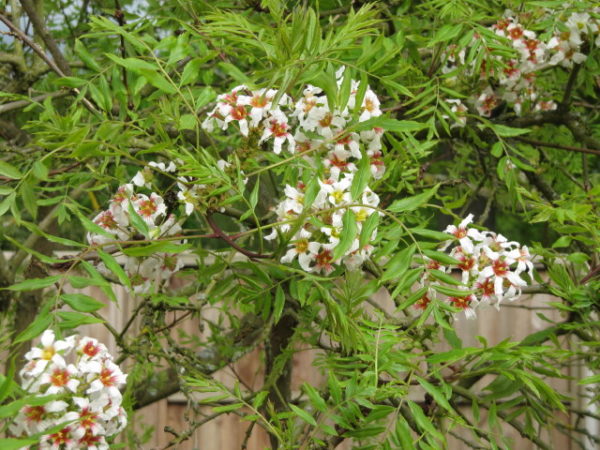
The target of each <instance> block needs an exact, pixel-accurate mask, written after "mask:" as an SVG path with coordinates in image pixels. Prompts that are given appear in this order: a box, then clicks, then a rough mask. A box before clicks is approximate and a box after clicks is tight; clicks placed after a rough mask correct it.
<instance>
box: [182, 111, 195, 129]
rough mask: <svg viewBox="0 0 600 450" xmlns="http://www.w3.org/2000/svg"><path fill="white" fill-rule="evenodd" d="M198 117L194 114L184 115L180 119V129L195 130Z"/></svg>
mask: <svg viewBox="0 0 600 450" xmlns="http://www.w3.org/2000/svg"><path fill="white" fill-rule="evenodd" d="M196 123H197V120H196V116H194V115H193V114H183V115H182V116H181V117H180V118H179V129H180V130H193V129H194V128H196Z"/></svg>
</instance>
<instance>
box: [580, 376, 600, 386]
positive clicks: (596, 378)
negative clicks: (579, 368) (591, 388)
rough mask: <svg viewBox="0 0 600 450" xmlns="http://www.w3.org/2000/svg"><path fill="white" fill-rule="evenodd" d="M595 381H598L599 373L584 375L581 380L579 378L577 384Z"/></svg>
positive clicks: (599, 379)
mask: <svg viewBox="0 0 600 450" xmlns="http://www.w3.org/2000/svg"><path fill="white" fill-rule="evenodd" d="M595 383H600V374H598V375H592V376H589V377H585V378H582V379H581V380H579V384H595Z"/></svg>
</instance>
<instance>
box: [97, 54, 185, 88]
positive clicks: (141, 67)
mask: <svg viewBox="0 0 600 450" xmlns="http://www.w3.org/2000/svg"><path fill="white" fill-rule="evenodd" d="M106 56H107V57H108V58H110V59H112V60H113V61H114V62H116V63H117V64H119V65H121V66H123V67H126V68H127V69H129V70H131V71H132V72H134V73H137V74H138V75H141V76H143V77H144V78H145V79H146V80H148V82H149V83H150V84H151V85H152V86H154V87H155V88H157V89H160V90H161V91H163V92H166V93H167V94H176V93H177V88H176V87H175V86H173V84H172V83H171V82H170V81H169V80H167V79H166V78H165V77H164V76H163V75H162V74H161V73H159V67H158V66H157V65H155V64H151V63H149V62H147V61H144V60H141V59H137V58H125V59H123V58H119V57H118V56H117V55H113V54H110V53H106Z"/></svg>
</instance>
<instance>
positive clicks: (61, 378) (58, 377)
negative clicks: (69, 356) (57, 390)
mask: <svg viewBox="0 0 600 450" xmlns="http://www.w3.org/2000/svg"><path fill="white" fill-rule="evenodd" d="M69 378H70V377H69V372H67V370H66V369H54V372H53V373H52V375H51V376H50V382H51V383H52V384H53V385H54V386H58V387H62V386H65V385H66V384H67V383H68V382H69Z"/></svg>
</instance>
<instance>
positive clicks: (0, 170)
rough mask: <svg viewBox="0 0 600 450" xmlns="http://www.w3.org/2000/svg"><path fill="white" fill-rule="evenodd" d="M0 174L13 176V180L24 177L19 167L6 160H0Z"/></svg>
mask: <svg viewBox="0 0 600 450" xmlns="http://www.w3.org/2000/svg"><path fill="white" fill-rule="evenodd" d="M0 175H3V176H5V177H8V178H12V179H13V180H20V179H21V178H23V174H22V173H21V172H20V171H19V169H17V168H16V167H15V166H11V165H10V164H9V163H7V162H4V161H0Z"/></svg>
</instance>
